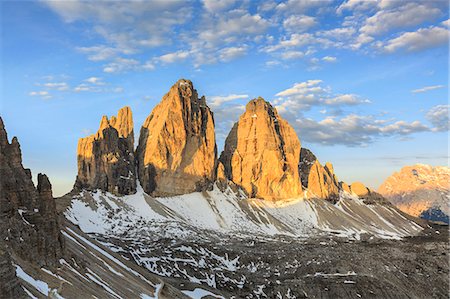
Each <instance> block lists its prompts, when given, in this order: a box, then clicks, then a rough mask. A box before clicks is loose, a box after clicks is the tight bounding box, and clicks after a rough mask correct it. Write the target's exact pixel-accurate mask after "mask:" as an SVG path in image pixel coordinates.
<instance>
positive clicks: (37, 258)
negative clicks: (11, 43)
mask: <svg viewBox="0 0 450 299" xmlns="http://www.w3.org/2000/svg"><path fill="white" fill-rule="evenodd" d="M60 229H61V228H60V226H59V222H58V215H57V212H56V205H55V200H54V199H53V196H52V186H51V184H50V182H49V180H48V178H47V176H46V175H43V174H39V175H38V186H37V188H36V187H35V186H34V184H33V181H32V180H31V171H30V170H29V169H25V168H24V167H23V165H22V154H21V150H20V145H19V142H18V141H17V138H16V137H14V138H13V139H12V141H11V143H9V142H8V136H7V134H6V131H5V128H4V125H3V121H2V119H1V118H0V238H1V240H2V242H5V244H6V245H7V248H8V249H9V250H11V251H12V252H13V253H14V254H15V255H17V256H19V257H21V258H22V259H25V260H27V261H31V262H34V263H36V264H37V265H39V266H40V267H42V266H57V265H58V264H59V263H58V260H59V258H60V257H61V256H62V255H63V252H64V240H63V238H62V236H61V233H60ZM0 247H1V248H0V254H4V253H1V251H3V250H5V248H4V247H3V246H0Z"/></svg>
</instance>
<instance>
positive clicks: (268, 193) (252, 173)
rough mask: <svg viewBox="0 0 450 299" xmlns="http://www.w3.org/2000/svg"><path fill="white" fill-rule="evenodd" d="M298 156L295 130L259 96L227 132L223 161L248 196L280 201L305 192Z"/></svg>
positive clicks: (226, 173) (298, 146) (227, 171)
mask: <svg viewBox="0 0 450 299" xmlns="http://www.w3.org/2000/svg"><path fill="white" fill-rule="evenodd" d="M299 157H300V141H299V139H298V137H297V135H296V133H295V131H294V129H293V128H292V127H291V126H290V125H289V124H288V123H287V122H286V121H285V120H284V119H282V118H281V117H280V116H279V115H278V112H277V110H276V109H275V108H274V107H272V105H270V103H268V102H266V101H265V100H264V99H262V98H258V99H254V100H251V101H250V102H249V103H248V104H247V106H246V110H245V112H244V114H242V115H241V117H240V118H239V121H238V122H237V123H235V124H234V126H233V128H232V129H231V132H230V133H229V134H228V137H227V138H226V140H225V147H224V151H223V152H222V154H221V156H220V162H221V163H222V164H223V166H224V171H225V175H226V177H227V178H228V179H229V180H230V181H232V182H233V183H234V184H236V185H238V186H239V187H241V188H242V189H243V190H244V191H245V192H246V193H247V195H248V196H249V197H257V198H264V199H269V200H278V199H287V198H295V197H298V196H300V195H301V194H302V186H301V183H300V177H299V172H298V163H299Z"/></svg>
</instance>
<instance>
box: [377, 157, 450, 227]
mask: <svg viewBox="0 0 450 299" xmlns="http://www.w3.org/2000/svg"><path fill="white" fill-rule="evenodd" d="M378 192H379V193H381V194H382V195H383V196H385V197H386V198H387V199H388V200H390V201H391V202H392V203H393V204H394V205H395V206H396V207H397V208H399V209H400V210H402V211H403V212H405V213H407V214H410V215H413V216H417V217H419V216H420V217H422V218H425V219H429V220H437V221H444V222H448V216H449V215H450V168H449V167H445V166H436V167H433V166H430V165H424V164H416V165H412V166H405V167H403V168H402V169H401V170H400V171H399V172H395V173H394V174H392V175H391V176H390V177H388V178H387V179H386V180H385V181H384V182H383V183H382V184H381V186H380V188H379V189H378ZM439 215H440V217H436V216H439ZM445 219H446V221H445Z"/></svg>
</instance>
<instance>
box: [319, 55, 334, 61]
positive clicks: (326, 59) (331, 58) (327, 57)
mask: <svg viewBox="0 0 450 299" xmlns="http://www.w3.org/2000/svg"><path fill="white" fill-rule="evenodd" d="M322 60H323V61H325V62H336V61H337V58H336V57H334V56H325V57H322Z"/></svg>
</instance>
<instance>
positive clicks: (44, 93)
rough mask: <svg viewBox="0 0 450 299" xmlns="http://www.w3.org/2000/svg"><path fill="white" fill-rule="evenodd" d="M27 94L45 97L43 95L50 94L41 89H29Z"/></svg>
mask: <svg viewBox="0 0 450 299" xmlns="http://www.w3.org/2000/svg"><path fill="white" fill-rule="evenodd" d="M28 95H30V96H40V97H45V96H49V95H50V94H49V92H48V91H46V90H42V91H31V92H30V93H28Z"/></svg>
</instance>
